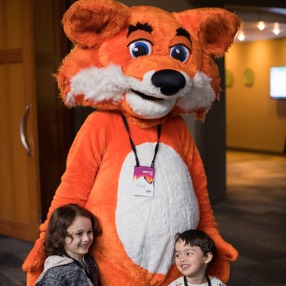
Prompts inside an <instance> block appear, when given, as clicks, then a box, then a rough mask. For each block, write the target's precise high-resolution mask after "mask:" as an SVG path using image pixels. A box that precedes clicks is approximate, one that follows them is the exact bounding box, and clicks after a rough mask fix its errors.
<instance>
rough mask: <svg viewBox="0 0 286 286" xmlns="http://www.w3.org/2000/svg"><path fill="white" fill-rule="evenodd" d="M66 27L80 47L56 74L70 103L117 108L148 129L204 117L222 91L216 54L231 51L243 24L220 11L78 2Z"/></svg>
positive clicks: (104, 0) (107, 0)
mask: <svg viewBox="0 0 286 286" xmlns="http://www.w3.org/2000/svg"><path fill="white" fill-rule="evenodd" d="M63 25H64V30H65V33H66V35H67V36H68V37H69V39H70V40H71V41H72V42H74V43H75V44H76V46H75V48H74V49H73V51H72V52H71V53H70V55H69V56H68V57H67V58H66V59H65V61H64V63H63V65H62V67H61V69H60V71H59V74H58V76H57V79H58V82H59V85H60V90H61V96H62V98H63V100H64V102H65V104H66V105H67V106H74V105H89V106H93V107H95V108H98V109H102V110H119V111H122V112H123V113H124V114H125V115H126V116H127V117H129V118H130V120H132V121H134V122H135V123H136V124H139V125H141V126H142V127H145V126H146V127H148V126H152V125H157V124H158V123H161V122H163V121H164V120H165V119H166V117H167V116H173V115H177V114H180V113H181V114H182V113H195V114H196V115H197V117H203V116H204V115H205V113H206V112H207V111H208V109H209V108H210V106H211V104H212V102H213V101H214V100H215V99H216V98H217V97H218V96H219V91H220V90H219V77H218V70H217V66H216V65H215V63H214V62H213V59H212V57H220V56H223V54H224V53H225V51H226V50H227V49H228V48H229V47H230V45H231V43H232V42H233V39H234V36H235V34H236V33H237V30H238V27H239V19H238V18H237V16H236V15H234V14H232V13H229V12H227V11H225V10H222V9H216V8H212V9H210V8H201V9H193V10H188V11H184V12H181V13H168V12H166V11H163V10H160V9H158V8H155V7H149V6H140V7H131V8H129V7H126V6H124V5H123V4H120V3H118V2H115V1H112V0H97V1H91V0H90V1H88V0H80V1H77V2H76V3H75V4H74V5H73V6H72V7H71V8H70V9H69V10H68V12H67V13H66V14H65V16H64V19H63Z"/></svg>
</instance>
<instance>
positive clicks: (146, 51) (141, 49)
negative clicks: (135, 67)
mask: <svg viewBox="0 0 286 286" xmlns="http://www.w3.org/2000/svg"><path fill="white" fill-rule="evenodd" d="M129 51H130V54H131V56H132V57H133V58H134V59H136V58H138V57H140V56H146V55H150V54H151V52H152V45H151V43H150V42H148V41H143V40H140V41H136V42H133V43H131V44H130V45H129Z"/></svg>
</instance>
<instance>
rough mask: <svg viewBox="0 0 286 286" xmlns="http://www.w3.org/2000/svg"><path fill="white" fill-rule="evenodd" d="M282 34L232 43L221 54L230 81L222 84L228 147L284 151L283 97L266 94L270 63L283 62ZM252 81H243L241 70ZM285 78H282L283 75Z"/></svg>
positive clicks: (285, 121)
mask: <svg viewBox="0 0 286 286" xmlns="http://www.w3.org/2000/svg"><path fill="white" fill-rule="evenodd" d="M285 50H286V38H282V39H276V40H265V41H256V42H246V43H235V44H234V45H233V46H232V48H231V49H230V50H229V53H227V55H226V57H225V68H226V71H228V72H230V73H231V74H232V76H233V82H232V85H231V86H230V87H227V88H226V134H227V135H226V141H227V143H226V144H227V147H228V148H239V149H249V150H257V151H267V152H278V153H283V152H285V140H286V139H285V138H286V100H273V99H271V98H270V92H269V87H270V79H269V75H270V67H272V66H286V53H285ZM246 69H251V70H252V71H253V75H254V81H253V84H252V85H251V86H247V85H246V84H245V83H244V80H245V75H244V73H245V70H246ZM285 80H286V79H285Z"/></svg>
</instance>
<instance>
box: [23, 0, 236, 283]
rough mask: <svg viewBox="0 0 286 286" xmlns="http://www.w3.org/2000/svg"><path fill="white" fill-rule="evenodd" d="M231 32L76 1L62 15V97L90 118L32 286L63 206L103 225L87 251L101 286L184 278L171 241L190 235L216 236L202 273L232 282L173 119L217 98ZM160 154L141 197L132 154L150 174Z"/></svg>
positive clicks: (34, 261)
mask: <svg viewBox="0 0 286 286" xmlns="http://www.w3.org/2000/svg"><path fill="white" fill-rule="evenodd" d="M239 24H240V20H239V19H238V17H237V16H236V15H235V14H233V13H230V12H228V11H226V10H224V9H219V8H198V9H191V10H187V11H183V12H179V13H169V12H167V11H164V10H161V9H158V8H155V7H151V6H138V7H131V8H130V7H127V6H125V5H123V4H120V3H119V2H115V1H113V0H78V1H76V2H75V3H74V4H73V5H72V6H71V7H70V8H69V9H68V11H67V12H66V13H65V15H64V18H63V27H64V31H65V33H66V35H67V37H68V38H69V39H70V40H71V41H72V42H73V43H74V44H75V46H74V48H73V49H72V50H71V52H70V53H69V55H67V57H66V58H65V59H64V61H63V63H62V65H61V66H60V68H59V70H58V73H57V74H56V79H57V81H58V85H59V89H60V93H61V98H62V100H63V102H64V104H65V105H66V106H68V107H73V106H77V105H82V106H92V107H94V108H95V109H96V111H95V112H93V113H92V114H91V115H90V116H89V117H88V118H87V120H86V121H85V122H84V124H83V126H82V127H81V129H80V131H79V132H78V134H77V136H76V138H75V141H74V143H73V145H72V147H71V149H70V153H69V156H68V159H67V168H66V171H65V174H64V175H63V177H62V182H61V184H60V185H59V187H58V189H57V191H56V194H55V196H54V199H53V202H52V204H51V207H50V210H49V214H48V219H47V221H46V222H45V223H44V224H43V225H42V226H41V227H40V230H41V235H40V238H39V239H38V241H37V242H36V244H35V247H34V248H33V250H32V251H31V252H30V254H29V256H28V258H27V259H26V261H25V263H24V265H23V269H24V270H25V271H27V272H28V285H34V282H35V281H36V280H37V279H43V277H44V275H43V274H42V275H41V276H40V277H41V278H38V276H39V274H40V272H41V271H42V270H43V264H44V260H45V257H44V254H43V245H44V241H45V231H46V228H47V224H48V221H49V218H50V216H51V213H52V211H53V210H54V209H56V208H57V207H59V206H61V205H63V204H66V203H78V204H80V205H82V206H85V207H86V208H87V209H89V210H90V211H91V212H93V213H94V214H95V215H96V216H97V217H98V218H99V221H100V224H101V226H102V230H103V233H102V236H101V237H100V238H98V240H97V242H96V246H95V249H94V250H92V254H93V255H94V257H95V259H96V261H97V262H98V265H99V272H100V276H101V280H102V285H104V286H107V285H108V286H110V285H112V286H113V285H117V286H126V285H131V286H133V285H141V286H147V285H149V286H151V285H152V286H155V285H156V286H162V285H169V284H170V283H171V282H172V281H173V280H175V279H177V278H178V277H179V276H180V273H179V272H178V270H177V268H176V266H175V264H174V253H173V249H174V243H173V238H174V235H175V234H176V233H177V232H182V231H184V230H186V229H190V228H191V229H193V228H198V229H201V230H204V231H205V232H207V233H208V234H209V235H210V236H211V237H212V238H213V240H214V241H215V243H216V246H217V249H218V256H217V259H216V261H214V263H213V264H212V266H211V268H210V269H209V270H208V273H209V274H210V275H214V276H217V277H219V278H220V279H221V280H222V281H226V280H227V279H228V277H229V261H233V260H235V259H236V257H237V251H236V250H235V249H234V248H233V247H232V246H231V245H230V244H228V243H227V242H225V241H224V240H223V239H222V237H221V236H220V234H219V232H218V229H217V225H216V222H215V219H214V217H213V212H212V209H211V206H210V201H209V197H208V192H207V187H206V186H207V182H206V176H205V173H204V168H203V165H202V161H201V158H200V156H199V152H198V150H197V148H196V145H195V142H194V140H193V138H192V136H191V134H190V132H189V130H188V127H187V126H186V124H185V122H184V120H183V119H182V118H181V117H180V114H189V113H194V114H195V115H196V117H197V118H204V116H205V114H206V112H207V111H208V110H209V109H210V107H211V105H212V102H213V101H214V100H215V99H216V98H218V97H219V92H220V82H219V76H218V69H217V66H216V64H215V63H214V61H213V59H214V58H216V57H221V56H223V55H224V53H225V52H226V51H227V49H228V48H229V47H230V45H231V44H232V42H233V39H234V37H235V35H236V33H237V31H238V28H239ZM124 120H125V121H124ZM123 123H124V124H123ZM159 130H160V131H159ZM128 135H129V137H128ZM132 144H133V145H132ZM154 150H155V151H154ZM136 151H137V153H136ZM156 155H157V157H156V162H155V164H154V166H155V169H156V172H155V173H152V176H153V177H152V178H151V179H150V178H147V179H146V177H145V176H144V178H143V176H141V177H140V179H142V180H141V181H140V184H141V183H142V184H143V187H144V188H146V186H147V187H149V185H150V184H151V183H152V184H153V187H154V190H153V189H152V195H149V194H148V195H146V194H144V195H142V194H141V193H140V195H138V194H136V192H137V191H138V190H137V189H136V190H135V195H134V194H133V191H134V190H133V189H132V186H133V185H134V178H135V177H136V176H135V175H134V174H136V175H137V173H136V172H137V171H138V169H136V168H135V167H134V165H135V163H134V162H135V160H134V156H136V158H137V157H139V160H137V161H138V164H137V163H136V165H139V161H140V164H141V163H142V162H143V164H144V165H143V169H144V168H145V169H146V166H147V165H148V164H149V163H150V162H151V161H152V158H153V161H152V165H151V167H152V168H153V162H154V160H155V156H156ZM137 159H138V158H137ZM136 167H141V165H140V166H136ZM152 168H151V169H152ZM145 169H144V170H145ZM135 170H137V171H136V172H135ZM140 170H141V171H142V169H140ZM148 170H149V167H148ZM152 170H153V169H152ZM152 172H153V171H152ZM154 174H155V175H154ZM144 179H146V182H145V181H144ZM143 181H144V182H143ZM137 182H138V181H136V183H137ZM154 182H155V183H154ZM144 184H145V185H144ZM139 187H141V185H139ZM137 188H138V184H137ZM150 192H151V191H150ZM40 285H42V284H40ZM43 285H44V284H43Z"/></svg>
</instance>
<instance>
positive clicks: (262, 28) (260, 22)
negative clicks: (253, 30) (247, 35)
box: [257, 21, 265, 31]
mask: <svg viewBox="0 0 286 286" xmlns="http://www.w3.org/2000/svg"><path fill="white" fill-rule="evenodd" d="M257 28H258V29H259V30H260V31H263V30H264V29H265V23H264V22H263V21H259V22H258V24H257Z"/></svg>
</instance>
